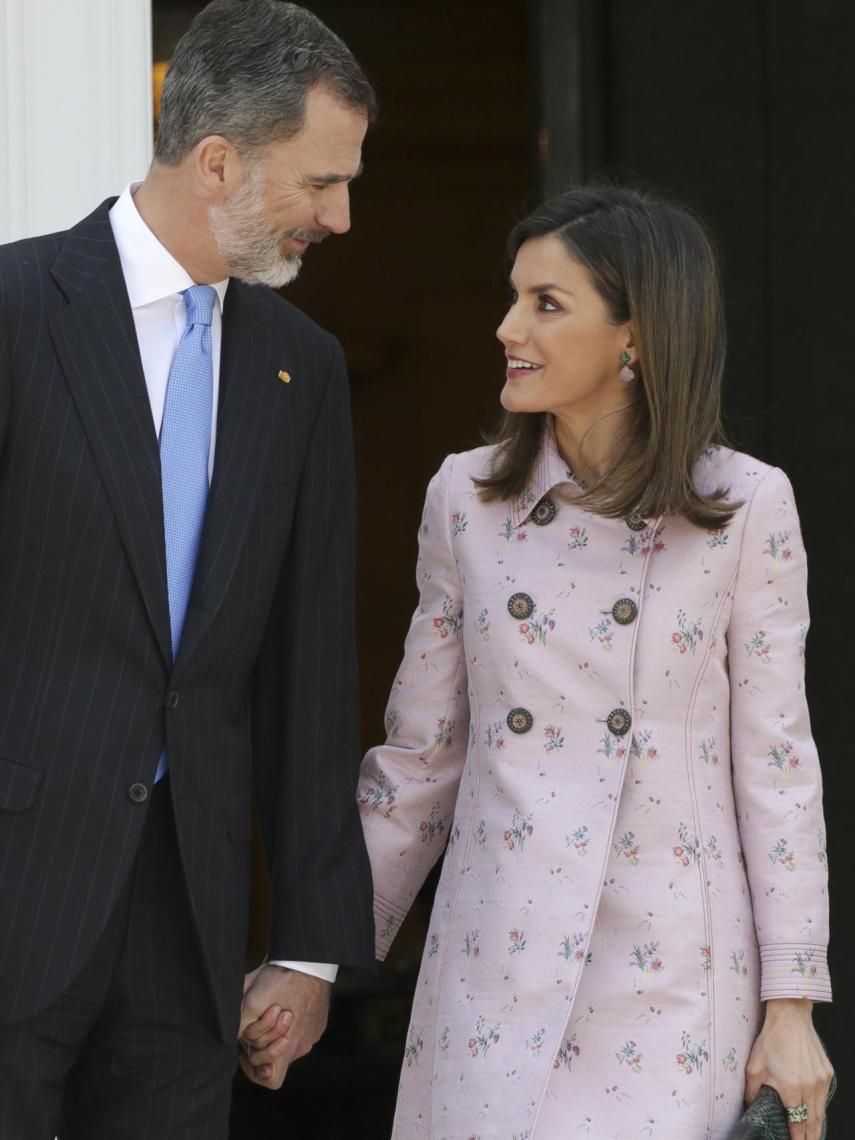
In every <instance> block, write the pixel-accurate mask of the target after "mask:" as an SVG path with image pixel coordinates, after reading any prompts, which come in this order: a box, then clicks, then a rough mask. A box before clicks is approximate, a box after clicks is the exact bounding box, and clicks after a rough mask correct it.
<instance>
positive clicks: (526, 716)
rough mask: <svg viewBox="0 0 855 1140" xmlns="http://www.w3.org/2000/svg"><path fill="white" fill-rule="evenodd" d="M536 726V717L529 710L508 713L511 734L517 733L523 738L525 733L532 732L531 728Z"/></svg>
mask: <svg viewBox="0 0 855 1140" xmlns="http://www.w3.org/2000/svg"><path fill="white" fill-rule="evenodd" d="M533 724H534V717H533V716H532V715H531V713H530V712H529V711H528V709H511V711H510V712H509V713H508V728H509V729H510V730H511V732H515V733H517V735H518V736H522V734H523V733H525V732H531V727H532V725H533Z"/></svg>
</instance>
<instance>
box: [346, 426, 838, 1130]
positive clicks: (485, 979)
mask: <svg viewBox="0 0 855 1140" xmlns="http://www.w3.org/2000/svg"><path fill="white" fill-rule="evenodd" d="M489 459H490V449H488V448H481V449H479V450H476V451H472V452H468V453H466V454H462V455H453V456H449V457H448V458H447V459H446V461H445V462H444V463H443V465H442V468H441V469H440V471H439V473H438V474H437V475H436V476H435V478H434V479H433V481H432V482H431V485H430V488H429V490H428V495H427V502H426V506H425V513H424V519H423V523H422V527H421V532H420V557H419V566H418V580H419V587H420V591H421V600H420V605H419V607H418V609H417V610H416V613H415V615H414V617H413V621H412V625H411V628H410V632H409V635H408V638H407V643H406V652H405V657H404V661H403V664H402V665H401V668H400V671H399V673H398V676H397V678H396V680H395V683H394V687H393V690H392V695H391V699H390V702H389V707H388V711H387V717H386V727H387V731H388V740H387V742H386V744H385V745H383V746H381V747H379V748H375V749H373V750H372V751H371V752H369V753H368V755H367V756H366V758H365V761H364V764H363V770H362V777H361V781H360V789H359V798H360V804H361V808H362V811H363V819H364V825H365V834H366V838H367V843H368V850H369V853H370V856H371V862H372V866H373V871H374V882H375V889H376V918H377V933H378V946H377V953H378V957H381V958H382V957H383V955H384V954H385V953H386V951H387V950H388V947H389V944H390V942H391V940H392V938H393V937H394V935H395V932H396V930H397V928H398V926H399V925H400V922H401V920H402V919H403V917H404V915H405V914H406V911H407V909H408V907H409V906H410V904H411V903H412V901H413V898H414V897H415V895H416V893H417V891H418V890H419V888H420V886H421V885H422V883H423V881H424V879H425V876H426V875H427V873H428V871H429V870H430V868H431V866H432V865H433V864H434V862H435V861H436V860H437V859H438V858H439V856H440V855H441V854H442V852H443V850H444V849H446V846H447V850H446V855H445V861H444V866H443V869H442V877H441V881H440V885H439V889H438V892H437V895H436V901H435V904H434V909H433V915H432V920H431V925H430V930H429V933H428V938H427V944H426V947H425V951H424V958H423V962H422V968H421V973H420V977H419V982H418V987H417V991H416V997H415V1002H414V1005H413V1011H412V1021H411V1025H410V1029H409V1037H408V1043H407V1046H406V1054H405V1058H404V1066H403V1073H402V1080H401V1087H400V1093H399V1099H398V1108H397V1115H396V1121H395V1131H394V1136H395V1138H396V1140H417V1138H422V1137H424V1138H425V1140H427V1138H428V1137H430V1138H432V1140H434V1138H435V1140H570V1138H575V1137H584V1136H591V1137H594V1138H596V1140H626V1138H628V1137H655V1138H656V1140H701V1138H702V1137H706V1138H716V1140H719V1138H722V1137H725V1136H726V1135H727V1132H728V1130H729V1128H730V1127H731V1126H732V1124H733V1122H734V1120H735V1119H736V1118H737V1116H738V1115H739V1112H740V1111H741V1106H742V1097H743V1088H744V1069H745V1063H746V1060H747V1057H748V1053H749V1051H750V1048H751V1045H752V1043H753V1041H754V1039H755V1036H756V1034H757V1032H758V1029H759V1019H760V1010H761V1006H760V1002H761V1000H763V999H766V998H771V997H783V996H801V995H805V996H809V997H811V998H813V999H815V1000H819V1001H822V1000H829V999H830V988H829V980H828V973H827V966H826V943H827V933H828V932H827V893H826V859H825V842H824V827H823V818H822V808H821V781H820V771H819V766H818V762H817V756H816V751H815V748H814V744H813V741H812V739H811V733H810V725H809V720H808V710H807V706H806V703H805V693H804V685H803V665H804V660H803V659H804V644H805V635H806V633H807V628H808V613H807V605H806V593H805V585H806V567H805V555H804V550H803V547H802V542H801V538H800V534H799V523H798V517H797V515H796V509H795V505H794V502H793V496H792V490H791V488H790V484H789V482H788V481H787V478H786V476H785V475H784V474H783V473H782V472H781V471H780V470H778V469H776V468H770V467H768V466H766V465H765V464H763V463H760V462H759V461H758V460H756V459H752V458H751V457H750V456H747V455H741V454H738V453H734V452H731V451H728V450H720V449H711V450H710V451H709V452H708V453H707V454H706V455H705V456H704V458H703V459H702V460H701V462H700V464H699V467H698V471H697V482H698V485H699V486H702V487H705V488H714V487H717V486H720V485H722V484H723V485H725V486H728V487H729V488H730V492H731V498H732V499H734V500H743V501H744V502H743V505H742V506H741V507H740V508H739V510H738V511H737V513H736V515H735V518H734V520H733V522H732V523H731V525H730V526H729V527H728V528H727V529H725V530H712V531H707V530H703V529H700V528H698V527H695V526H693V525H692V524H690V523H688V522H686V521H684V520H682V519H680V518H671V517H667V518H665V519H660V520H653V519H648V520H640V519H628V520H620V519H618V520H615V519H606V518H601V517H599V516H596V515H592V514H590V513H588V512H585V511H583V510H580V509H579V508H577V507H576V506H574V503H573V496H574V494H578V489H577V488H576V487H575V485H574V483H573V477H572V473H571V472H568V470H567V468H566V466H565V465H564V463H563V462H562V460H561V459H560V456H559V455H558V453H557V450H556V448H555V445H554V440H553V439H552V437H548V438H547V443H546V444H545V445H544V448H543V451H542V453H541V456H540V459H539V461H538V464H537V467H536V470H535V474H534V478H533V481H532V484H531V487H530V488H529V490H528V491H527V492H526V493H525V495H523V496H522V498H521V500H520V501H518V502H516V503H513V504H512V505H508V504H502V503H497V504H489V505H487V504H484V503H483V502H481V500H480V499H479V498H478V496H477V494H476V490H475V487H474V486H473V483H472V476H473V475H477V474H480V473H483V472H485V471H486V470H487V466H488V463H489Z"/></svg>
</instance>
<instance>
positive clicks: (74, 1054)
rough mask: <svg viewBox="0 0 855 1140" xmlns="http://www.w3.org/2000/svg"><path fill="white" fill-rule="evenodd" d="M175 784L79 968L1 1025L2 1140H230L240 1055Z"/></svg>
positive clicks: (155, 801)
mask: <svg viewBox="0 0 855 1140" xmlns="http://www.w3.org/2000/svg"><path fill="white" fill-rule="evenodd" d="M167 784H168V781H167V782H165V783H164V784H162V785H160V786H159V787H158V790H157V792H156V793H155V795H154V796H153V798H152V804H151V808H150V810H149V812H148V814H147V818H146V824H145V827H144V829H143V837H142V840H141V842H140V846H139V849H138V852H137V857H136V859H135V862H134V867H133V870H132V872H131V874H130V876H129V880H128V883H127V885H126V887H125V889H124V890H123V891H122V895H121V897H120V900H119V902H118V904H117V906H116V907H115V908H114V910H113V913H112V914H111V916H110V918H109V920H108V922H107V925H106V927H105V929H104V931H103V932H102V934H101V936H100V938H99V939H98V942H97V944H96V947H95V951H94V953H93V954H92V956H91V957H90V959H89V961H88V962H87V964H86V966H85V967H84V969H83V971H82V973H81V974H80V975H79V976H78V977H77V978H75V980H74V982H73V984H72V985H71V987H69V989H68V990H66V991H65V992H64V993H63V994H62V995H61V996H60V997H59V998H58V999H57V1001H55V1002H54V1003H53V1004H52V1005H51V1006H49V1007H48V1008H47V1009H45V1010H42V1011H40V1012H39V1013H37V1014H35V1015H34V1016H33V1017H31V1018H28V1019H27V1020H25V1021H23V1022H18V1023H16V1024H14V1025H11V1026H5V1027H0V1072H2V1074H3V1078H4V1079H3V1080H2V1081H0V1136H2V1137H3V1138H4V1140H6V1138H8V1140H12V1138H13V1137H14V1140H49V1138H52V1137H53V1136H55V1135H57V1134H58V1136H59V1140H116V1138H117V1137H121V1138H122V1140H148V1138H150V1137H151V1138H154V1137H156V1138H157V1140H225V1137H226V1134H227V1130H228V1125H227V1121H228V1105H229V1099H230V1093H231V1082H232V1078H233V1076H234V1072H235V1069H236V1067H237V1049H236V1045H235V1044H234V1043H232V1044H231V1045H226V1044H224V1043H223V1041H222V1040H221V1039H220V1035H219V1032H218V1026H217V1019H216V1015H215V1012H214V1009H213V1008H212V1006H211V1002H210V997H209V995H208V992H207V986H206V984H205V981H204V979H203V978H202V977H200V976H199V974H198V970H197V969H196V963H197V960H198V955H199V949H198V941H197V938H196V933H195V930H194V928H193V920H192V916H191V912H190V908H189V902H188V899H187V893H186V889H185V887H184V883H183V880H182V875H181V867H180V858H179V854H178V848H177V845H176V842H175V827H174V823H173V820H172V809H171V806H170V803H169V792H168V790H167Z"/></svg>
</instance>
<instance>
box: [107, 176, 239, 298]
mask: <svg viewBox="0 0 855 1140" xmlns="http://www.w3.org/2000/svg"><path fill="white" fill-rule="evenodd" d="M141 185H142V183H140V182H131V183H129V184H128V185H127V186H126V187H125V189H124V190H123V191H122V193H121V194H120V195H119V197H118V198H117V200H116V201H115V203H114V204H113V206H112V207H111V209H110V225H111V226H112V227H113V237H114V238H115V239H116V246H117V247H118V250H119V260H120V261H121V263H122V273H123V274H124V277H125V284H126V285H127V288H128V297H129V298H130V302H131V308H132V309H139V308H142V306H143V305H150V304H152V303H153V302H155V301H162V300H163V299H164V298H166V297H172V296H175V295H176V294H177V293H181V292H183V290H185V289H189V288H190V287H191V286H192V285H195V284H196V282H195V281H194V280H193V279H192V277H191V276H190V274H189V273H188V272H187V270H186V269H185V268H184V266H183V265H181V264H180V263H179V262H177V261H176V260H175V258H174V257H173V256H172V254H171V253H170V252H169V250H168V249H166V247H165V246H163V245H161V243H160V242H159V241H158V240H157V238H156V237H155V236H154V234H153V233H152V231H151V230H150V229H149V228H148V226H147V225H146V224H145V222H144V221H143V219H142V216H141V215H140V212H139V210H138V209H137V208H136V205H135V204H134V199H133V195H134V193H135V192H136V189H137V187H138V186H141ZM228 284H229V279H228V277H227V278H225V280H223V281H215V282H213V286H214V288H215V289H216V291H217V297H218V298H219V302H220V309H221V310H222V308H223V304H224V302H225V296H226V289H227V288H228Z"/></svg>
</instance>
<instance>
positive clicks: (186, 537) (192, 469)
mask: <svg viewBox="0 0 855 1140" xmlns="http://www.w3.org/2000/svg"><path fill="white" fill-rule="evenodd" d="M182 296H183V298H184V303H185V305H186V306H187V327H186V329H185V330H184V334H183V335H182V337H181V340H180V342H179V344H178V348H177V349H176V352H175V357H174V358H173V361H172V367H171V368H170V370H169V381H168V383H167V386H166V401H165V403H164V406H163V424H162V426H161V429H160V474H161V483H162V487H163V525H164V533H165V537H166V581H167V586H168V590H169V624H170V626H171V630H172V660H173V662H174V661H175V659H176V658H177V656H178V646H179V644H180V642H181V630H182V628H183V626H184V615H185V614H186V613H187V602H188V601H189V599H190V589H191V587H192V585H193V573H194V571H195V569H196V557H197V555H198V553H199V541H200V539H201V537H202V526H203V524H204V522H205V505H206V503H207V501H208V456H209V454H210V450H211V414H212V410H213V401H214V370H213V362H212V357H211V318H212V316H213V312H214V305H215V304H216V301H217V291H216V289H214V287H213V286H212V285H194V286H192V288H190V289H185V290H184V292H183V293H182ZM166 767H167V764H166V749H164V751H163V755H162V756H161V757H160V760H159V762H158V765H157V772H156V773H155V777H154V779H155V783H156V782H157V781H158V780H159V779H160V778H161V777H162V776H163V775H164V774H165V772H166Z"/></svg>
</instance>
